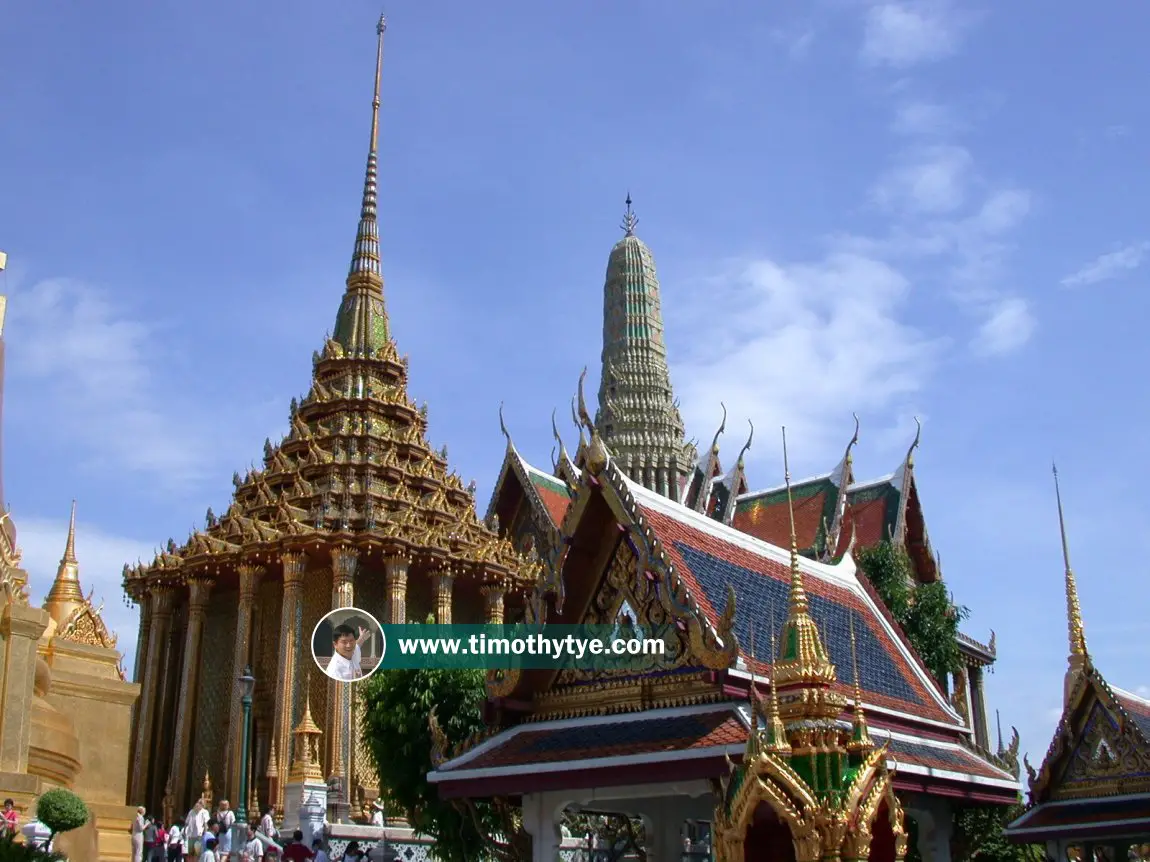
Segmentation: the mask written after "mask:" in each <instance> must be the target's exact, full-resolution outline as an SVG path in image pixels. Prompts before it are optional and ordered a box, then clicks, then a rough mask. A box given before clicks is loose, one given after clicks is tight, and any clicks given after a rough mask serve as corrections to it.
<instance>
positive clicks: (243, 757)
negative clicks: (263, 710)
mask: <svg viewBox="0 0 1150 862" xmlns="http://www.w3.org/2000/svg"><path fill="white" fill-rule="evenodd" d="M239 683H240V703H241V704H242V705H243V708H244V729H243V742H242V744H241V745H240V798H239V805H238V806H237V809H236V831H237V832H240V830H241V827H242V837H241V838H240V842H241V845H242V843H243V842H244V841H247V840H248V746H249V744H250V742H251V734H252V692H253V691H254V690H255V687H256V678H255V677H254V676H252V669H251V666H250V665H249V666H248V667H246V668H244V672H243V675H242V676H241V677H240V679H239ZM232 846H236V844H235V840H234V839H233V841H232Z"/></svg>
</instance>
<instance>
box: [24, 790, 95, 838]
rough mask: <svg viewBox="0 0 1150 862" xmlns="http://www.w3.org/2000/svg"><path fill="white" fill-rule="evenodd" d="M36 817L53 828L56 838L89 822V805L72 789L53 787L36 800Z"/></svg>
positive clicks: (53, 834)
mask: <svg viewBox="0 0 1150 862" xmlns="http://www.w3.org/2000/svg"><path fill="white" fill-rule="evenodd" d="M36 819H37V820H39V821H40V822H41V823H43V824H44V825H45V826H47V827H48V828H49V829H50V830H52V837H53V838H55V837H56V836H57V835H59V834H60V833H61V832H71V831H72V830H73V829H79V828H80V827H81V826H83V825H84V824H85V823H87V822H88V806H87V805H85V804H84V800H83V799H81V798H80V797H79V796H77V795H76V794H75V793H73V792H72V791H71V790H64V789H63V788H62V787H57V788H53V789H52V790H47V791H45V792H44V793H42V794H40V798H39V799H38V800H37V801H36Z"/></svg>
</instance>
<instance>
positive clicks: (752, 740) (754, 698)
mask: <svg viewBox="0 0 1150 862" xmlns="http://www.w3.org/2000/svg"><path fill="white" fill-rule="evenodd" d="M747 667H748V669H749V670H750V671H751V687H750V690H749V691H748V693H747V695H748V698H747V699H748V700H749V701H750V702H751V727H750V729H749V730H748V731H747V757H748V758H751V757H755V756H757V755H758V753H759V748H760V745H759V743H760V742H761V740H760V739H759V692H758V690H757V689H756V688H755V630H754V628H752V629H751V645H750V661H749V662H747Z"/></svg>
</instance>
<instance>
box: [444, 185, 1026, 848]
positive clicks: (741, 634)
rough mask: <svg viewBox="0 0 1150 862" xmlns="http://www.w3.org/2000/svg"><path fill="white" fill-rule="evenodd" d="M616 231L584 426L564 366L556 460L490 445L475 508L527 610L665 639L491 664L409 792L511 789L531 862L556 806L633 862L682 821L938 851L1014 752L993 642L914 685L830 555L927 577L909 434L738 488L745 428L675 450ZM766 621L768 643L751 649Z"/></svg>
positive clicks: (746, 841)
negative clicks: (599, 655)
mask: <svg viewBox="0 0 1150 862" xmlns="http://www.w3.org/2000/svg"><path fill="white" fill-rule="evenodd" d="M636 225H637V220H636V219H635V217H634V213H633V212H632V211H631V203H630V201H629V200H628V209H627V215H626V217H625V220H624V225H623V228H624V237H623V238H622V239H621V240H620V241H619V242H618V243H617V244H616V245H615V247H614V249H613V250H612V251H611V254H610V257H609V260H608V265H607V277H606V285H605V290H604V329H603V331H604V344H603V357H602V360H603V382H602V383H601V386H600V390H599V408H598V412H597V415H596V417H595V419H594V421H593V420H592V419H591V417H590V415H589V413H588V411H587V410H586V407H585V405H584V403H583V386H582V379H581V380H580V386H579V392H578V395H577V397H576V399H574V400H573V404H572V413H573V414H574V416H575V420H576V424H577V427H578V434H579V442H578V445H577V447H576V453H575V457H574V458H572V457H571V456H570V455H569V454H568V450H567V448H566V446H565V445H564V442H563V440H562V439H561V436H560V434H559V431H558V428H557V427H556V428H555V432H554V433H555V437H556V443H557V447H558V450H557V451H558V454H557V456H556V457H555V463H554V464H553V469H552V470H550V471H547V470H543V469H539V468H537V467H535V466H533V465H531V464H529V463H528V462H527V461H526V460H525V459H524V458H523V457H522V456H521V455H520V454H519V452H518V450H517V449H516V447H515V445H514V444H513V442H512V439H511V436H510V435H509V434H507V451H506V455H505V458H504V463H503V468H502V471H501V474H500V478H499V480H498V483H497V485H496V489H495V492H494V494H493V496H492V500H491V504H490V507H489V510H488V520H489V521H490V522H491V523H493V524H497V525H498V526H499V528H500V530H501V532H502V533H503V535H505V536H507V537H508V538H509V539H510V540H511V541H512V542H513V543H514V545H515V546H516V547H519V548H523V549H525V550H526V549H531V548H534V549H537V550H538V552H539V554H540V556H541V557H542V559H543V563H544V566H543V572H542V575H541V581H540V585H539V588H538V590H537V592H536V595H535V597H534V600H533V601H532V602H531V603H529V605H528V607H527V612H528V613H529V614H530V615H531V616H532V617H534V618H537V619H544V620H547V621H549V622H554V623H563V624H575V623H603V622H611V621H617V620H623V619H629V620H631V621H632V622H634V623H635V624H637V625H638V626H639V627H640V628H642V627H643V626H644V625H662V624H666V623H673V624H674V626H675V628H676V630H677V632H678V646H677V650H675V651H673V660H672V662H671V666H670V667H666V666H664V665H662V664H660V666H659V667H658V668H655V667H654V666H652V668H651V669H650V672H649V673H646V674H635V673H634V672H633V671H632V672H629V673H620V674H617V675H614V676H609V675H604V674H590V673H589V672H579V671H571V670H564V671H559V672H555V671H523V672H519V673H515V672H512V673H506V674H502V673H497V674H493V675H492V676H491V678H490V679H489V681H488V695H489V698H488V719H489V729H490V734H489V736H488V737H487V738H486V739H483V740H480V741H474V740H473V741H470V742H468V743H465V744H464V745H463V746H461V747H460V749H459V750H455V751H452V752H448V753H444V752H442V751H440V752H438V754H439V755H442V756H439V757H437V758H436V761H437V762H436V768H435V770H434V771H433V772H432V773H431V775H430V776H429V780H431V781H432V782H434V783H435V784H437V786H438V788H439V792H440V794H441V795H442V796H443V797H445V798H468V797H471V798H474V797H490V796H505V797H514V798H517V799H521V800H522V803H523V810H524V819H525V825H526V828H527V830H528V831H529V832H530V833H531V834H532V835H533V838H534V841H533V845H534V858H535V860H537V862H552V860H553V859H554V854H555V848H556V846H557V842H558V841H559V826H558V824H559V823H560V819H561V817H562V815H563V813H564V812H567V811H572V810H580V809H581V810H588V811H610V812H616V813H628V814H631V815H633V816H638V817H641V818H643V820H644V821H645V824H646V832H647V842H648V843H647V851H648V854H649V858H650V859H652V860H656V862H658V860H664V859H671V858H674V859H678V853H679V852H680V851H681V848H682V844H681V841H682V837H683V833H684V825H685V824H689V823H691V822H707V823H710V824H711V830H712V836H713V841H714V849H715V852H716V853H717V854H718V856H717V858H720V859H731V860H734V859H742V858H744V855H745V858H747V859H751V858H756V859H757V858H765V857H766V854H772V856H774V855H777V856H778V858H780V859H787V858H794V859H795V860H796V862H801V860H808V859H815V858H834V857H836V856H842V857H845V858H852V859H855V858H868V857H869V858H874V859H883V860H892V859H895V858H900V857H901V856H902V855H903V853H904V851H905V846H906V840H907V837H908V833H909V832H910V831H911V829H910V828H909V825H908V818H909V819H910V820H913V823H914V827H915V828H914V831H915V833H916V838H917V841H918V847H919V849H920V850H921V851H922V853H923V855H924V858H926V859H929V860H932V862H945V860H947V859H949V853H950V841H949V839H950V836H951V829H952V824H953V819H954V813H955V811H956V810H957V808H958V807H959V806H963V805H970V804H977V803H989V804H1004V805H1005V804H1012V803H1014V802H1016V801H1017V798H1018V791H1019V787H1018V781H1017V778H1018V763H1017V749H1018V743H1017V734H1016V735H1015V738H1014V740H1013V742H1012V744H1011V746H1010V748H1009V749H1003V747H1002V745H1001V741H1000V743H999V747H998V751H997V752H993V753H992V752H991V751H990V750H988V748H987V745H986V741H987V740H986V737H987V733H986V722H985V704H984V703H983V700H982V696H981V686H980V685H979V682H978V680H979V673H980V672H981V669H982V668H983V667H985V666H987V665H989V664H990V663H991V662H993V659H994V648H993V640H994V639H993V636H992V637H991V639H990V640H991V642H990V644H988V645H985V646H984V645H981V644H978V643H977V642H975V641H973V640H971V639H969V638H968V639H965V641H964V643H963V647H964V654H965V655H966V656H967V661H968V666H969V667H970V669H971V670H972V671H976V672H971V673H969V674H967V675H966V679H965V680H964V679H961V678H960V679H958V680H954V681H949V680H944V681H939V680H936V679H935V678H934V677H933V676H932V675H931V673H930V672H929V671H928V670H927V669H926V667H925V666H924V665H923V663H922V661H921V660H920V659H919V657H918V656H917V654H916V653H915V650H914V648H913V647H912V646H911V644H910V643H909V641H908V640H907V639H906V636H905V635H904V634H903V632H902V631H901V629H900V628H899V627H898V625H897V624H896V623H895V622H894V621H893V619H892V618H891V616H890V614H889V612H888V611H887V609H886V608H885V606H884V604H883V602H882V600H881V599H880V598H879V597H878V595H877V594H876V593H875V591H874V590H873V588H872V587H871V586H870V584H869V582H868V581H867V580H866V578H865V577H861V576H860V573H859V571H858V568H857V566H856V564H855V562H854V560H853V559H852V556H851V551H852V550H854V549H858V548H860V547H865V546H867V545H868V544H874V543H878V542H881V541H883V540H890V541H892V542H894V543H896V544H899V545H901V546H902V547H904V548H906V550H907V551H908V553H909V555H910V557H911V559H912V560H913V562H914V569H915V578H916V580H918V581H919V582H929V581H931V580H933V579H937V578H938V577H940V576H941V575H940V572H939V567H938V560H937V558H936V557H935V556H934V554H933V552H932V551H931V549H930V545H929V542H928V541H927V537H926V528H925V521H924V519H923V516H922V511H921V508H920V503H919V498H918V492H917V488H916V485H915V480H914V460H913V455H914V451H915V449H916V447H917V445H918V440H917V439H916V440H915V442H914V444H913V445H912V446H911V447H910V450H909V451H908V453H907V456H906V458H905V460H904V462H903V463H902V464H901V465H900V466H899V469H898V470H896V471H895V472H894V473H893V474H892V475H890V476H887V477H885V478H883V479H880V480H876V481H874V482H865V483H859V482H856V481H855V478H854V475H853V471H852V450H853V447H854V445H855V443H856V441H857V428H856V435H855V437H854V438H852V440H851V441H850V443H849V444H848V446H847V447H846V452H845V454H844V457H843V459H842V461H841V462H840V463H839V465H838V466H837V467H836V468H835V469H834V470H832V471H830V472H829V473H828V474H826V475H825V476H821V477H817V478H815V479H812V480H807V481H804V482H800V483H796V484H793V485H792V484H791V483H790V481H789V477H787V481H785V482H784V483H783V485H782V486H780V487H779V488H777V489H771V490H768V491H763V492H755V493H749V492H748V490H747V479H746V474H745V469H744V467H745V460H744V456H745V454H746V452H747V450H748V449H749V447H750V445H751V443H752V439H751V438H750V437H749V438H748V439H747V441H746V443H745V444H744V445H743V447H742V449H741V450H740V452H739V453H738V456H737V457H736V459H735V461H734V464H733V465H732V466H731V467H730V469H729V470H726V471H724V469H723V467H722V465H721V464H720V462H719V440H720V437H721V435H722V433H723V432H724V430H725V424H726V423H725V418H724V422H723V424H722V425H721V426H720V428H719V431H718V432H717V433H716V434H715V437H714V440H713V442H712V445H711V447H710V449H709V450H708V451H707V452H706V453H705V454H704V456H703V457H702V458H698V457H697V456H696V455H695V448H694V446H693V445H692V444H691V443H689V442H688V441H687V440H686V438H685V433H684V429H683V423H682V420H681V418H680V417H679V411H678V406H677V402H676V401H675V399H674V395H673V389H672V386H671V381H670V371H669V367H668V364H667V358H666V347H665V342H664V334H663V322H662V314H661V309H660V299H659V284H658V279H657V276H656V272H655V265H654V259H653V256H652V254H651V252H650V250H649V249H648V247H647V246H646V245H645V244H644V243H643V242H642V241H641V240H640V239H639V238H638V237H637V236H636V234H635V229H636ZM576 402H577V403H576ZM504 432H505V434H506V429H504ZM752 436H753V429H752ZM684 468H685V469H684ZM788 547H789V548H790V550H789V551H788V550H784V548H788ZM736 608H737V610H736ZM772 631H776V632H780V633H782V641H781V646H780V647H779V649H778V650H777V651H776V650H775V649H774V648H772V651H771V652H770V653H764V655H763V656H758V655H756V654H755V651H754V649H753V644H754V643H755V642H756V641H757V642H758V643H759V644H764V643H766V642H767V641H768V636H769V633H770V632H772ZM972 680H973V682H972ZM768 681H769V684H768ZM951 682H953V683H955V684H954V685H951V684H950V683H951ZM764 704H765V706H764ZM441 742H442V740H441ZM736 764H737V765H736ZM716 792H717V794H718V795H717V796H716ZM716 798H717V799H718V800H719V802H718V804H717V805H716Z"/></svg>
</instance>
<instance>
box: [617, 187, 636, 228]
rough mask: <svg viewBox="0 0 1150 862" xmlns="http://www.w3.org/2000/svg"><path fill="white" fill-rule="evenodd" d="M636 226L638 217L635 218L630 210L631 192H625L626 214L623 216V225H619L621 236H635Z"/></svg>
mask: <svg viewBox="0 0 1150 862" xmlns="http://www.w3.org/2000/svg"><path fill="white" fill-rule="evenodd" d="M638 224H639V217H638V216H636V215H635V212H634V211H633V210H632V209H631V192H629V191H628V192H627V212H626V213H625V214H624V216H623V224H622V225H620V226H621V227H622V228H623V235H624V236H634V235H635V226H636V225H638Z"/></svg>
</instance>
